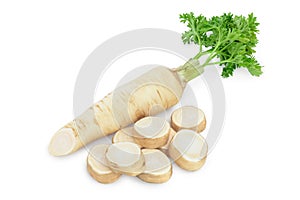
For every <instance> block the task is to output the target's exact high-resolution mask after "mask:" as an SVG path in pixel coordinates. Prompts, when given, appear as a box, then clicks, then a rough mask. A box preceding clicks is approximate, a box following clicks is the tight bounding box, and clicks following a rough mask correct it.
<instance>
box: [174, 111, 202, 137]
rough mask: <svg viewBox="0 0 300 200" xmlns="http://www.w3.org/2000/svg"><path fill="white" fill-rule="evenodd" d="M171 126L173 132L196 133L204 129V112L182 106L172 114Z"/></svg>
mask: <svg viewBox="0 0 300 200" xmlns="http://www.w3.org/2000/svg"><path fill="white" fill-rule="evenodd" d="M171 126H172V128H173V129H174V130H175V131H179V130H181V129H190V130H193V131H196V132H197V133H200V132H202V131H203V130H204V129H205V127H206V119H205V115H204V112H203V111H202V110H200V109H199V108H196V107H194V106H183V107H181V108H178V109H177V110H175V111H174V112H173V113H172V116H171Z"/></svg>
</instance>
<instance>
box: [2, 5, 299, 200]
mask: <svg viewBox="0 0 300 200" xmlns="http://www.w3.org/2000/svg"><path fill="white" fill-rule="evenodd" d="M296 2H297V1H291V0H286V1H255V0H252V1H229V0H227V1H217V0H210V1H199V0H193V1H192V0H190V1H179V0H178V1H175V0H159V1H158V0H152V1H129V0H127V1H115V0H111V1H102V2H100V1H81V2H79V1H48V2H45V1H14V0H11V1H1V3H0V70H1V72H0V91H1V104H0V118H1V125H0V127H1V129H0V134H1V142H0V143H1V144H0V158H1V165H0V169H1V170H0V185H1V192H0V198H1V199H17V198H22V199H24V198H30V199H40V198H43V199H105V198H109V199H121V198H122V199H124V198H130V199H160V198H165V199H166V198H175V197H176V198H178V199H183V198H184V199H186V198H197V199H198V198H199V199H221V198H222V199H229V198H230V199H232V200H234V199H299V198H300V193H299V185H300V172H299V169H300V160H299V157H300V156H299V152H300V145H299V141H300V132H299V113H300V108H299V101H300V98H299V95H298V94H299V86H300V78H299V74H300V67H299V61H298V59H299V54H298V51H299V45H300V43H299V35H300V31H299V28H298V27H299V18H300V14H299V10H298V8H299V6H297V3H296ZM190 11H194V12H195V13H197V14H199V13H203V14H204V15H206V16H213V15H220V14H222V13H223V12H229V11H230V12H233V13H235V14H248V13H250V12H254V13H255V15H256V16H257V17H258V19H259V22H260V23H261V25H260V27H259V29H260V30H261V32H260V35H259V40H260V43H259V45H258V48H257V54H256V56H257V58H258V60H259V61H260V62H261V63H262V64H263V65H264V66H265V67H264V69H263V71H264V74H263V75H262V76H261V77H260V78H254V77H250V75H248V74H247V73H246V72H245V71H243V70H240V71H238V72H237V73H235V76H234V77H232V78H228V79H224V80H223V84H224V88H225V93H226V105H227V107H226V110H227V112H226V121H225V125H224V129H223V132H222V137H221V138H220V140H219V142H218V144H217V146H216V148H215V149H214V151H213V152H212V153H211V154H210V155H209V158H208V160H207V163H206V165H205V166H204V168H203V169H202V170H200V171H197V172H192V173H191V172H185V171H183V170H181V169H179V168H178V167H174V174H173V177H172V179H171V180H170V181H169V182H167V183H165V184H161V185H153V184H146V183H144V182H141V181H140V180H138V179H137V178H134V177H122V178H121V179H120V180H119V181H117V182H116V183H114V184H110V185H103V184H99V183H97V182H96V181H94V180H93V179H92V178H90V176H89V175H88V173H87V172H86V166H85V159H86V156H87V152H86V151H84V150H81V151H79V152H77V153H75V154H73V155H71V156H68V157H64V158H54V157H52V156H50V155H49V154H48V152H47V146H48V142H49V140H50V138H51V136H52V134H53V133H54V132H55V131H56V130H57V129H58V128H59V127H60V126H62V125H63V124H64V123H66V122H68V121H69V120H71V119H72V118H73V110H72V106H73V105H72V102H73V89H74V84H75V80H76V77H77V74H78V72H79V70H80V68H81V65H82V63H83V62H84V60H85V59H86V57H87V56H88V55H89V53H91V52H92V51H93V50H94V49H95V48H96V47H97V46H98V45H99V44H101V43H102V42H103V41H105V40H106V39H108V38H110V37H112V36H114V35H116V34H119V33H121V32H124V31H129V30H132V29H137V28H149V27H150V28H165V29H170V30H174V31H178V32H182V31H183V30H184V29H185V27H184V26H183V25H182V24H180V23H179V20H178V14H180V13H183V12H190ZM103 56H105V55H103ZM154 59H158V58H154ZM147 62H148V61H147ZM155 62H158V60H155ZM155 62H154V63H155ZM162 62H163V64H165V65H169V66H172V65H174V64H178V65H179V64H181V63H179V61H178V63H175V62H174V61H171V60H170V61H168V60H165V61H162ZM176 62H177V61H176ZM145 64H148V63H145ZM124 67H126V66H124ZM116 76H120V74H119V75H116ZM115 81H117V80H114V79H113V78H112V79H111V83H107V85H113V84H115ZM99 87H100V86H99ZM107 89H109V88H105V89H103V91H105V90H107ZM103 95H104V94H103ZM297 189H298V191H297Z"/></svg>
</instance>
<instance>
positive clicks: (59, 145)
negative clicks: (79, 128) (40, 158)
mask: <svg viewBox="0 0 300 200" xmlns="http://www.w3.org/2000/svg"><path fill="white" fill-rule="evenodd" d="M75 145H76V138H75V136H74V132H73V130H72V129H71V128H62V129H60V130H59V131H58V132H57V133H56V134H55V135H54V136H53V137H52V139H51V142H50V144H49V147H48V151H49V153H50V154H51V155H54V156H63V155H67V154H69V153H71V152H72V150H73V148H74V146H75Z"/></svg>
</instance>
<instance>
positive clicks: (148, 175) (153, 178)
mask: <svg viewBox="0 0 300 200" xmlns="http://www.w3.org/2000/svg"><path fill="white" fill-rule="evenodd" d="M142 152H143V155H144V157H145V170H144V171H143V173H142V174H140V175H138V177H139V178H140V179H141V180H143V181H145V182H148V183H164V182H167V181H168V180H169V179H170V178H171V176H172V164H171V162H170V160H169V158H168V157H167V156H166V155H165V154H164V153H163V152H161V151H160V150H158V149H142Z"/></svg>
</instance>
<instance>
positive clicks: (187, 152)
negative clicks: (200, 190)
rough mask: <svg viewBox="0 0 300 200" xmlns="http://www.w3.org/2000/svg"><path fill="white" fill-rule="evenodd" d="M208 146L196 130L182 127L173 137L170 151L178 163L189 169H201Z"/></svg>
mask: <svg viewBox="0 0 300 200" xmlns="http://www.w3.org/2000/svg"><path fill="white" fill-rule="evenodd" d="M207 152H208V146H207V143H206V141H205V139H204V138H203V137H202V136H201V135H200V134H197V133H196V132H195V131H192V130H186V129H182V130H180V131H179V132H177V134H176V135H175V136H174V137H173V139H172V141H171V143H170V145H169V149H168V153H169V156H170V157H171V158H172V159H173V160H174V161H175V162H176V164H177V165H178V166H179V167H181V168H183V169H185V170H189V171H194V170H197V169H200V168H201V167H202V166H203V165H204V163H205V160H206V156H207Z"/></svg>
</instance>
